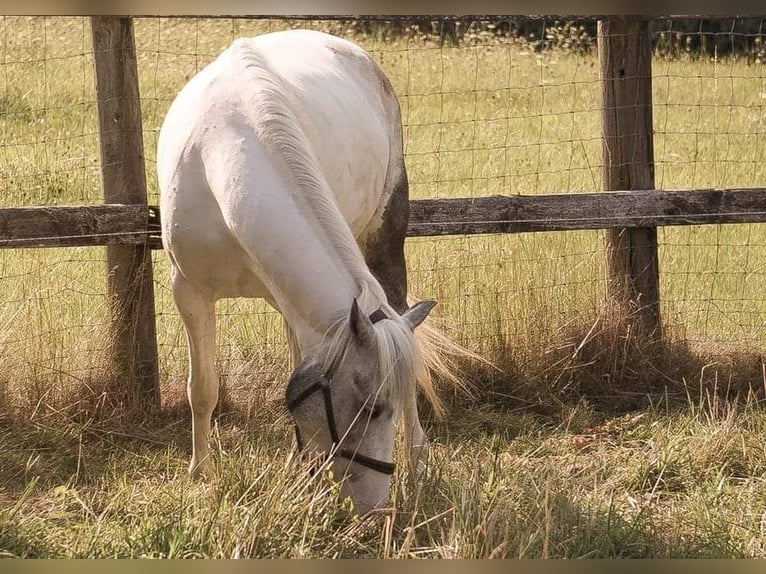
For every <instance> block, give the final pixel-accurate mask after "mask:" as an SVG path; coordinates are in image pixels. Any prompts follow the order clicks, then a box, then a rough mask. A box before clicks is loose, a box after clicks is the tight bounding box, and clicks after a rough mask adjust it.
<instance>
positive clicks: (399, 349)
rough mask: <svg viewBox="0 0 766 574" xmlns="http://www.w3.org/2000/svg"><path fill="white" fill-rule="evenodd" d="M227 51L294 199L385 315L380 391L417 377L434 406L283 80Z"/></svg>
mask: <svg viewBox="0 0 766 574" xmlns="http://www.w3.org/2000/svg"><path fill="white" fill-rule="evenodd" d="M231 50H232V61H234V62H237V63H238V65H240V66H241V67H242V70H241V71H242V73H243V74H246V77H247V78H248V80H249V81H250V82H252V83H251V84H250V85H251V86H253V91H252V95H251V97H252V98H253V101H252V102H251V103H250V105H248V109H249V110H250V111H251V112H252V114H253V116H252V121H253V122H254V127H255V128H256V129H257V131H258V132H259V134H260V135H261V136H262V137H263V139H264V141H267V142H268V145H270V146H273V148H274V150H275V151H276V152H277V153H278V155H279V157H280V159H281V160H282V161H283V162H284V163H285V165H286V167H287V169H288V171H289V173H290V175H291V176H292V178H293V179H294V182H295V189H296V191H295V193H296V197H295V200H296V202H297V203H298V204H302V205H304V206H305V207H306V213H307V214H311V215H312V216H313V218H314V222H315V224H316V225H317V228H318V229H319V230H321V233H322V235H324V237H325V239H326V240H327V242H328V244H329V245H330V246H332V248H334V249H335V251H336V253H337V254H338V256H339V257H340V258H341V260H342V261H343V263H344V264H345V266H346V268H347V269H348V271H349V273H350V275H351V277H352V278H353V279H354V281H355V282H356V284H357V286H358V288H359V294H358V295H357V302H358V304H359V307H360V309H362V310H366V311H367V312H371V311H372V310H375V309H381V310H382V311H383V312H384V313H385V314H386V316H387V317H388V320H384V321H381V322H380V323H377V324H376V326H375V332H376V334H377V344H378V352H379V357H380V369H381V373H383V376H384V379H383V380H384V382H385V383H386V384H385V385H383V386H382V389H381V390H382V391H383V392H385V393H386V396H387V398H389V399H390V400H397V401H402V400H404V397H406V396H407V391H408V389H407V388H404V386H405V385H408V384H410V383H411V381H414V380H417V381H418V384H419V385H420V386H421V388H422V389H423V390H424V392H425V394H426V396H427V397H428V398H429V400H431V402H433V403H434V404H438V398H437V397H436V393H435V391H434V389H433V387H432V386H431V379H430V376H429V374H428V371H427V369H426V368H425V366H424V364H423V359H422V356H421V353H420V349H419V347H418V345H417V344H415V341H414V336H413V334H412V332H411V331H410V328H409V326H408V325H407V324H406V322H405V321H404V320H403V319H402V318H401V317H400V316H399V314H398V313H397V312H396V311H395V310H394V309H393V308H392V307H391V306H390V305H389V304H388V301H387V298H386V294H385V292H384V291H383V288H382V287H381V285H380V283H379V282H378V281H377V280H376V279H375V277H374V276H373V275H372V273H371V272H370V270H369V268H368V267H367V263H366V262H365V259H364V255H363V254H362V252H361V250H360V249H359V246H358V244H357V242H356V239H355V238H354V235H353V233H352V232H351V229H350V228H349V226H348V224H347V223H346V220H345V219H344V218H343V215H342V214H341V212H340V210H339V209H338V206H337V204H336V202H335V198H334V196H333V194H332V192H331V190H330V189H329V186H328V184H327V182H326V180H325V178H324V177H323V175H322V172H321V170H320V168H319V165H318V162H317V160H316V158H315V156H314V154H313V152H312V150H311V148H310V146H309V145H307V141H306V137H305V135H304V131H303V128H302V126H301V125H300V122H299V121H298V120H297V118H296V114H295V113H294V111H293V110H294V109H295V106H296V105H297V104H295V102H294V101H292V99H291V96H290V94H291V90H292V89H293V88H291V87H290V86H287V85H286V84H285V83H284V80H283V79H282V78H281V76H280V75H279V74H278V73H276V72H275V71H274V70H273V69H271V67H270V66H269V64H268V63H267V62H266V61H265V60H264V58H262V57H261V55H260V54H259V52H258V51H257V49H255V48H254V46H253V45H252V44H251V43H249V42H248V41H235V42H234V44H232V47H231ZM350 303H351V302H349V306H350ZM348 320H349V314H348V313H345V314H344V315H343V316H342V317H338V318H337V320H336V322H335V323H334V324H333V325H332V326H331V327H330V328H329V329H328V331H327V334H326V336H325V349H324V352H323V356H322V357H321V358H320V361H321V362H322V363H323V365H322V366H324V367H326V368H329V367H330V365H332V364H333V363H334V362H335V361H336V360H338V359H339V358H341V356H342V354H343V353H344V352H345V349H346V348H347V347H348V344H349V339H350V337H351V336H352V334H351V329H350V328H349V326H348ZM400 404H401V403H400Z"/></svg>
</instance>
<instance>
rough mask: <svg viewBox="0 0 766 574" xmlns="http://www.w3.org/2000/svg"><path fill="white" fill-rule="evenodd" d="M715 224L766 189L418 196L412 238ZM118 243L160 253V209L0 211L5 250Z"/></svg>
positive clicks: (765, 204)
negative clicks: (141, 245)
mask: <svg viewBox="0 0 766 574" xmlns="http://www.w3.org/2000/svg"><path fill="white" fill-rule="evenodd" d="M714 223H766V188H745V189H699V190H649V191H643V190H642V191H611V192H607V191H600V192H597V193H567V194H550V195H510V196H507V195H498V196H489V197H475V198H455V199H414V200H412V201H410V224H409V227H408V230H407V235H408V236H410V237H424V236H435V235H475V234H486V233H524V232H532V231H572V230H578V229H611V228H624V227H659V226H667V225H701V224H714ZM115 244H132V245H138V244H147V245H148V246H149V247H152V248H154V249H158V248H161V246H162V243H161V239H160V225H159V209H158V208H156V207H152V206H142V205H113V204H112V205H79V206H78V205H74V206H46V207H12V208H6V209H0V248H3V247H4V248H19V247H67V246H69V247H71V246H88V245H115Z"/></svg>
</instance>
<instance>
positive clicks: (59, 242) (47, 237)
mask: <svg viewBox="0 0 766 574" xmlns="http://www.w3.org/2000/svg"><path fill="white" fill-rule="evenodd" d="M146 243H148V244H149V246H151V247H154V248H159V247H161V246H162V244H161V241H160V217H159V210H158V209H157V208H155V207H151V206H147V205H117V204H108V205H61V206H45V207H11V208H6V209H0V247H5V248H19V247H74V246H83V247H84V246H89V245H143V244H146Z"/></svg>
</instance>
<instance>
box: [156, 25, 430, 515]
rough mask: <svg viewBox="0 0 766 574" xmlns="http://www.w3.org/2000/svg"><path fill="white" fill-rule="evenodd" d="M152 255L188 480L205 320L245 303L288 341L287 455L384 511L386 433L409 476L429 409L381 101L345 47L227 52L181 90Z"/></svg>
mask: <svg viewBox="0 0 766 574" xmlns="http://www.w3.org/2000/svg"><path fill="white" fill-rule="evenodd" d="M157 169H158V173H159V183H160V190H161V215H162V238H163V244H164V248H165V250H166V253H167V255H168V257H169V258H170V261H171V264H172V265H171V282H172V290H173V295H174V298H175V301H176V304H177V306H178V309H179V311H180V314H181V317H182V319H183V323H184V326H185V328H186V333H187V340H188V348H189V362H190V367H189V369H190V372H189V381H188V397H189V402H190V405H191V410H192V431H193V437H194V438H193V454H192V459H191V463H190V467H189V470H190V472H191V473H192V474H195V475H196V474H200V473H201V474H210V473H211V472H212V470H213V468H212V465H211V459H210V451H209V446H208V441H209V435H210V417H211V414H212V412H213V408H214V407H215V405H216V403H217V401H218V380H217V377H216V374H215V371H214V350H215V302H216V300H217V299H220V298H223V297H262V298H265V299H266V300H267V301H268V302H269V303H270V304H271V305H272V306H274V307H275V308H276V309H278V310H279V311H280V312H281V313H282V315H283V317H284V319H285V323H286V326H287V332H288V340H289V342H290V355H291V359H292V361H293V367H294V371H293V374H292V376H291V378H290V381H289V384H288V386H287V391H286V398H287V406H288V409H289V411H290V413H291V414H292V416H293V418H294V419H295V422H296V434H297V436H298V441H299V445H301V446H303V445H304V444H305V446H307V447H309V448H310V449H312V450H315V451H318V452H321V453H324V454H325V455H327V456H332V457H334V462H333V464H334V465H335V466H334V468H335V472H334V474H335V475H336V476H341V477H345V480H343V484H342V487H341V496H347V495H350V496H351V498H352V500H353V502H354V506H355V509H356V510H357V512H360V513H365V512H366V511H368V510H369V509H372V508H374V507H377V506H380V505H381V504H384V503H385V502H386V500H387V498H388V493H389V489H390V480H391V474H392V473H393V470H394V467H393V463H392V457H393V451H394V442H395V425H396V422H397V421H398V419H399V417H400V415H402V417H403V421H404V431H405V433H404V435H405V441H406V442H405V445H406V447H407V448H408V450H409V453H410V463H411V464H413V465H417V464H418V461H420V462H421V463H422V459H423V457H425V456H426V454H427V439H426V436H425V433H424V432H423V429H422V427H421V424H420V422H419V420H418V412H417V404H416V395H417V388H418V383H419V385H420V387H421V388H422V389H423V390H424V391H425V393H426V395H427V396H428V397H429V398H431V399H433V398H434V393H433V388H432V387H431V383H430V377H429V374H428V370H427V368H426V367H425V365H424V359H423V353H422V352H421V348H420V347H421V346H420V344H419V343H418V342H417V341H416V339H415V336H414V334H413V330H414V329H415V327H417V326H418V325H419V324H420V323H421V322H422V321H423V320H424V319H425V318H426V316H427V315H428V313H429V311H430V310H431V308H432V307H433V305H434V304H435V303H434V302H430V301H425V302H420V303H418V304H415V305H413V306H412V307H411V308H408V307H407V277H406V270H405V260H404V239H405V232H406V227H407V221H408V215H409V212H408V206H409V203H408V187H407V175H406V171H405V166H404V158H403V153H402V127H401V116H400V111H399V104H398V100H397V98H396V95H395V94H394V91H393V89H392V87H391V84H390V83H389V81H388V79H387V78H386V77H385V75H384V74H383V72H382V71H381V69H380V68H379V67H378V65H377V64H376V63H375V62H374V60H373V59H372V57H371V56H370V55H369V54H368V53H367V52H365V51H364V50H362V49H361V48H360V47H358V46H357V45H355V44H353V43H351V42H349V41H346V40H343V39H340V38H336V37H334V36H331V35H328V34H324V33H320V32H313V31H305V30H295V31H287V32H276V33H270V34H264V35H262V36H258V37H256V38H247V39H238V40H236V41H234V42H233V43H232V44H231V46H230V47H229V48H228V49H226V50H225V51H224V52H223V53H222V54H221V55H220V56H219V57H218V58H217V59H216V60H215V61H213V62H212V63H211V64H210V65H208V66H207V67H206V68H204V69H203V70H202V71H200V72H199V73H198V74H197V75H196V76H195V77H194V78H192V79H191V81H189V83H188V84H187V85H186V86H185V87H184V88H183V89H182V90H181V92H180V93H179V94H178V96H177V98H176V99H175V101H174V102H173V104H172V105H171V107H170V109H169V111H168V114H167V117H166V119H165V121H164V124H163V126H162V129H161V132H160V136H159V144H158V153H157Z"/></svg>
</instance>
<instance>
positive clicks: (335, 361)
mask: <svg viewBox="0 0 766 574" xmlns="http://www.w3.org/2000/svg"><path fill="white" fill-rule="evenodd" d="M435 304H436V303H435V302H433V301H421V302H420V303H417V304H415V305H413V306H412V307H411V308H410V309H408V310H407V311H406V312H405V313H404V314H403V315H402V316H401V317H399V316H394V317H387V316H385V315H383V314H382V313H381V312H375V313H373V314H372V315H370V316H367V315H366V314H365V313H362V312H361V311H360V309H359V306H358V304H357V302H356V300H354V302H353V304H352V306H351V311H350V314H349V317H348V322H347V323H345V322H344V323H343V324H342V329H341V332H339V333H337V334H336V335H335V336H331V337H328V338H327V340H326V346H325V348H322V349H319V350H318V351H316V352H314V353H313V354H311V355H309V356H306V357H304V359H303V361H302V362H301V363H300V365H298V367H297V368H296V369H295V371H294V372H293V373H292V376H291V377H290V383H289V384H288V386H287V392H286V399H287V407H288V410H289V411H290V413H291V414H292V416H293V418H294V419H295V423H296V434H297V437H298V442H299V447H300V448H304V447H305V448H307V449H309V450H312V451H315V452H318V453H322V454H324V455H325V456H332V457H333V474H334V476H336V477H338V478H341V479H343V482H342V485H341V496H342V497H344V498H345V497H346V496H351V499H352V500H353V502H354V508H355V509H356V511H357V512H358V513H360V514H364V513H365V512H367V511H368V510H370V509H372V508H375V507H378V506H380V505H382V504H384V503H385V502H386V500H387V498H388V493H389V489H390V485H391V475H392V474H393V472H394V464H393V454H394V440H395V436H396V422H397V420H398V419H399V416H400V414H401V413H402V409H403V408H405V407H406V405H407V401H408V400H412V401H413V402H414V397H415V384H416V381H415V377H416V374H417V372H418V370H419V369H421V368H423V366H422V359H421V357H420V353H419V351H418V348H417V345H416V343H415V338H414V336H413V330H414V329H415V327H417V326H418V325H420V323H422V322H423V320H424V319H425V318H426V316H427V315H428V313H429V312H430V311H431V309H432V308H433V306H434V305H435ZM415 416H417V415H415ZM418 428H419V427H418Z"/></svg>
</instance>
